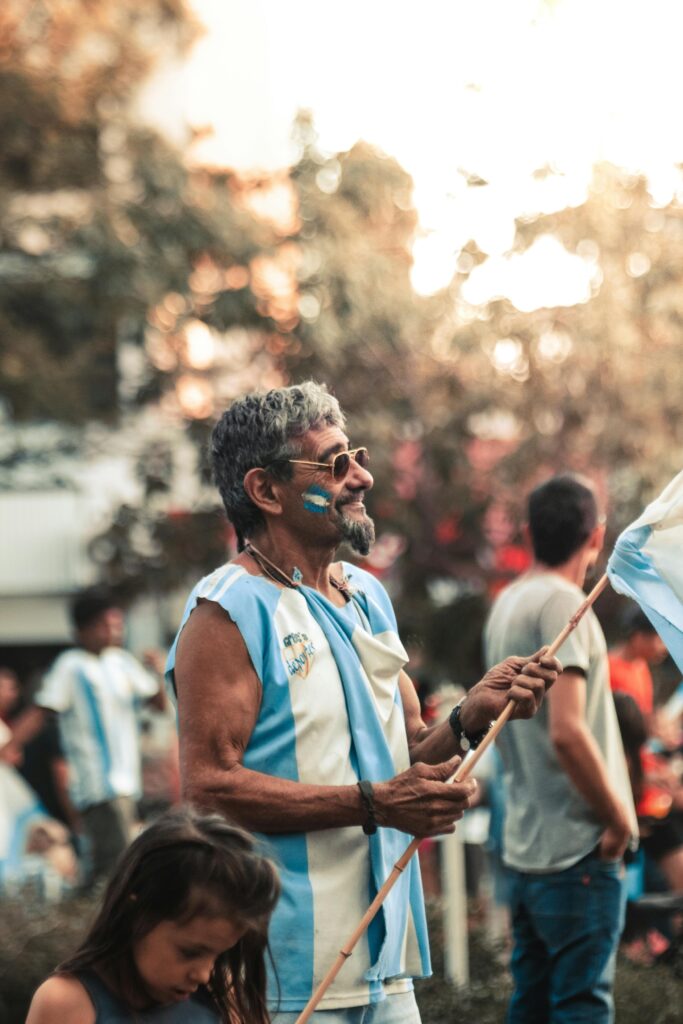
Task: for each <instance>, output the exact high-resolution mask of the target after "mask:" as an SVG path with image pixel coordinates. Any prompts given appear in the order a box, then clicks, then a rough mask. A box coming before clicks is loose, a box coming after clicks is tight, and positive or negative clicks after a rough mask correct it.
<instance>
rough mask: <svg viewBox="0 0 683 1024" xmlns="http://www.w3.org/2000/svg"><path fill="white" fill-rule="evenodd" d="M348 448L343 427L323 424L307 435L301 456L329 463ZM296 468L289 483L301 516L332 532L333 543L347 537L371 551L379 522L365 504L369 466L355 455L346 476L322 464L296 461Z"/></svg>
mask: <svg viewBox="0 0 683 1024" xmlns="http://www.w3.org/2000/svg"><path fill="white" fill-rule="evenodd" d="M348 450H349V441H348V438H347V437H346V435H345V434H344V432H343V431H342V430H341V429H340V428H339V427H322V428H320V429H318V430H309V431H308V433H307V434H305V435H304V437H303V438H302V441H301V455H300V458H301V459H302V460H309V461H310V462H318V463H324V464H326V465H329V464H331V463H332V460H333V459H334V456H335V455H336V454H338V453H339V452H346V451H348ZM292 469H293V476H292V480H291V481H290V484H289V487H290V489H291V493H292V499H293V510H294V511H295V514H296V516H297V520H298V521H299V522H301V523H302V525H304V526H305V527H307V528H308V527H310V528H312V529H315V530H316V531H318V530H319V531H321V532H322V534H323V535H324V536H329V538H330V541H331V542H332V543H336V544H340V543H341V542H342V541H346V542H347V543H348V544H349V545H350V546H351V547H352V548H353V550H354V551H357V552H358V553H359V554H361V555H367V553H368V552H369V550H370V547H371V545H372V543H373V541H374V539H375V525H374V523H373V521H372V519H371V518H370V517H369V515H368V514H367V511H366V508H365V494H366V492H367V491H369V490H370V488H371V487H372V484H373V479H372V476H371V474H370V473H369V472H368V470H367V469H364V468H363V467H362V466H360V465H359V464H358V463H357V462H356V461H355V459H351V461H350V464H349V469H348V472H347V474H346V475H345V476H344V477H343V478H342V479H335V478H334V475H333V473H332V471H331V469H325V468H323V467H322V466H306V465H300V464H296V463H295V464H293V466H292Z"/></svg>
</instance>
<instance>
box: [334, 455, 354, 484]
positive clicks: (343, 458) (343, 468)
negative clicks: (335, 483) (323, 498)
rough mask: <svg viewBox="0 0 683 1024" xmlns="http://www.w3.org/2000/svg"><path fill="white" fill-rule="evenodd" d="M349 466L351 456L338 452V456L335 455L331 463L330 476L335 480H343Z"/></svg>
mask: <svg viewBox="0 0 683 1024" xmlns="http://www.w3.org/2000/svg"><path fill="white" fill-rule="evenodd" d="M350 465H351V456H350V455H349V453H348V452H340V453H339V455H335V457H334V461H333V463H332V476H333V477H334V479H335V480H343V479H344V477H345V476H346V474H347V473H348V471H349V466H350Z"/></svg>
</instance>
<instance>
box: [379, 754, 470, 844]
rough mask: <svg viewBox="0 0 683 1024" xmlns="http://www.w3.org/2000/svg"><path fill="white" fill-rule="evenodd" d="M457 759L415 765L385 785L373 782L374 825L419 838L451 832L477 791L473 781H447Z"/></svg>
mask: <svg viewBox="0 0 683 1024" xmlns="http://www.w3.org/2000/svg"><path fill="white" fill-rule="evenodd" d="M461 760H462V758H460V757H452V758H451V759H450V760H449V761H444V762H443V763H442V764H436V765H429V764H422V763H420V762H418V763H416V764H414V765H412V766H411V767H410V768H409V769H408V770H407V771H405V772H402V773H401V774H400V775H396V776H395V777H394V778H393V779H389V781H388V782H375V783H374V784H373V789H374V794H375V813H376V817H377V822H378V824H379V825H387V826H389V827H390V828H396V829H399V831H401V832H408V833H409V834H410V835H412V836H421V837H422V836H438V835H443V833H445V832H455V822H456V821H459V820H460V818H462V816H463V814H464V812H465V811H466V810H467V808H468V807H469V806H470V803H471V801H472V797H473V796H474V793H475V791H476V788H477V784H476V782H475V781H474V779H467V780H466V781H465V782H453V783H452V782H448V779H450V777H451V776H452V775H454V774H455V771H456V769H457V767H458V765H459V764H460V762H461Z"/></svg>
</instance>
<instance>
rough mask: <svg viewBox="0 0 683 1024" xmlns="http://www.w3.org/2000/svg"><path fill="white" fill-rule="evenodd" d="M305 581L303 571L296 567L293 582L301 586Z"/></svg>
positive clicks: (293, 572)
mask: <svg viewBox="0 0 683 1024" xmlns="http://www.w3.org/2000/svg"><path fill="white" fill-rule="evenodd" d="M303 581H304V574H303V573H302V571H301V569H300V568H299V566H298V565H295V566H294V568H293V569H292V582H293V583H296V584H299V583H303Z"/></svg>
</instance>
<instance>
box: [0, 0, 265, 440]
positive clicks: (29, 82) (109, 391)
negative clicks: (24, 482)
mask: <svg viewBox="0 0 683 1024" xmlns="http://www.w3.org/2000/svg"><path fill="white" fill-rule="evenodd" d="M194 32H195V28H194V26H193V23H192V21H191V19H190V17H189V15H188V12H187V8H186V5H185V3H184V2H182V0H154V2H150V3H147V4H145V5H143V6H142V7H141V6H140V5H138V4H134V3H132V2H131V0H126V2H122V3H119V4H116V5H111V4H107V3H105V2H88V3H84V2H81V3H67V2H60V0H42V2H40V0H36V3H33V4H31V5H30V8H29V10H28V11H27V10H26V5H25V4H23V3H21V2H15V0H9V2H8V3H6V4H4V5H3V10H2V13H1V14H0V39H1V40H2V42H1V43H0V127H1V129H2V135H3V149H2V154H0V239H1V244H2V248H1V251H0V336H1V337H2V357H1V359H0V372H1V375H2V395H3V397H4V398H5V399H6V401H7V402H8V403H9V405H10V408H11V411H12V415H13V416H14V417H15V418H16V419H19V420H21V419H35V418H51V419H57V420H61V421H67V422H83V421H84V420H87V419H88V418H91V417H97V418H99V419H104V420H112V419H115V418H116V416H117V413H118V408H119V407H118V400H119V393H118V377H119V367H118V365H117V350H118V347H119V345H120V344H121V343H125V342H126V341H129V340H132V341H133V343H137V344H140V343H141V342H142V341H143V339H144V331H145V325H146V317H147V314H148V312H149V310H150V308H152V307H153V306H154V305H155V304H156V303H158V302H160V301H161V300H163V298H164V296H166V295H167V294H169V293H172V294H173V295H174V296H176V303H177V304H178V305H177V308H178V310H179V312H183V313H185V314H187V315H189V314H190V313H191V312H194V308H193V307H194V304H193V303H192V301H191V300H190V299H186V298H184V297H183V296H185V295H188V294H189V293H190V292H191V287H190V284H189V279H190V277H191V275H192V273H193V271H196V269H197V267H198V266H200V265H203V264H204V263H205V262H206V261H207V260H211V259H213V260H217V261H219V262H220V263H221V265H223V266H225V267H226V268H229V267H230V266H231V265H232V264H233V263H235V262H236V261H237V262H241V261H243V260H245V259H247V258H248V257H249V256H250V255H251V254H252V253H253V252H255V251H256V250H257V249H259V248H263V246H264V245H265V244H266V243H267V240H268V233H267V232H266V231H264V230H263V229H262V228H260V227H259V226H258V225H257V224H256V222H255V221H254V218H253V217H251V216H250V215H249V214H248V213H247V212H246V211H244V210H241V209H240V208H239V207H238V206H237V205H236V204H235V203H234V202H232V201H231V198H230V186H229V176H228V175H217V176H213V177H212V176H208V175H201V174H197V175H195V176H191V175H190V174H189V173H188V170H187V169H186V167H185V166H184V164H183V162H182V160H181V158H180V155H179V154H178V153H177V152H176V151H174V150H173V149H172V148H171V147H170V146H169V145H168V144H167V143H166V142H164V141H163V140H162V139H161V138H160V137H159V136H158V135H156V134H155V133H154V132H152V131H150V130H149V129H147V128H145V127H142V126H141V125H140V124H139V123H138V122H136V121H135V120H134V118H133V117H132V114H131V109H130V108H131V103H132V100H133V99H134V97H135V95H136V90H137V89H138V88H139V87H140V85H141V83H142V82H143V80H144V78H145V77H146V75H147V74H148V73H149V72H150V71H152V70H153V68H154V65H155V56H154V55H156V54H158V53H162V54H163V53H167V52H168V51H169V50H170V51H171V52H173V51H174V50H175V51H177V50H179V49H180V50H182V49H183V48H184V47H185V46H187V45H188V44H189V42H190V41H191V39H192V38H193V35H194ZM199 305H200V306H201V303H199ZM253 318H254V314H253V309H252V307H251V305H250V303H249V302H246V303H245V302H241V303H236V304H233V309H232V316H231V317H230V321H231V322H235V321H237V322H248V321H249V320H250V319H251V320H253ZM153 377H154V366H153V364H150V367H149V371H148V373H147V374H146V375H145V379H144V383H145V384H146V386H147V394H146V397H151V396H153V395H156V394H157V393H158V391H159V387H155V386H154V385H153V383H151V381H150V379H151V378H153ZM128 397H131V396H128Z"/></svg>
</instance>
